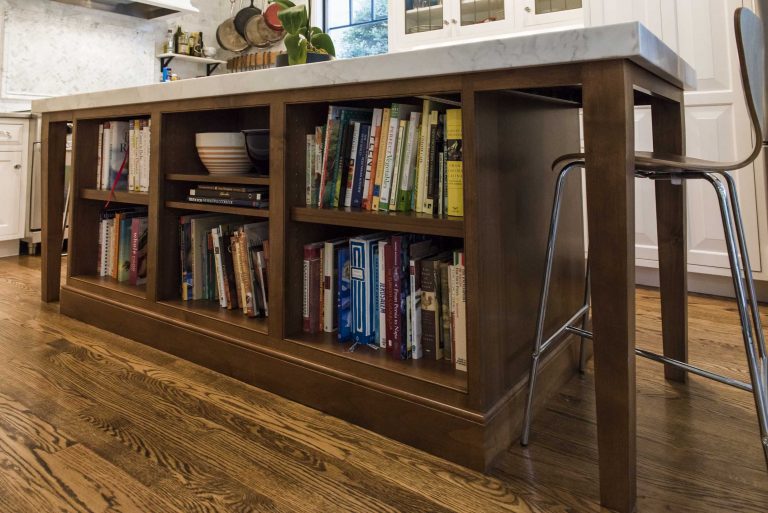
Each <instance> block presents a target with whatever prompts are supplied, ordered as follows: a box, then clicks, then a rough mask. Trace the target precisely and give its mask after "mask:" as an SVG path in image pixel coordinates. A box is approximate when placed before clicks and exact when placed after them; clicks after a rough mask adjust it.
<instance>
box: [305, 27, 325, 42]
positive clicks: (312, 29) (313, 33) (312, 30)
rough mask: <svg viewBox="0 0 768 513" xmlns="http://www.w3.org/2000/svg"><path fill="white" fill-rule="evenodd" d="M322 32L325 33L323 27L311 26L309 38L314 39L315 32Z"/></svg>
mask: <svg viewBox="0 0 768 513" xmlns="http://www.w3.org/2000/svg"><path fill="white" fill-rule="evenodd" d="M322 33H323V29H321V28H320V27H311V28H310V29H309V34H308V36H309V37H307V39H309V40H312V36H314V35H315V34H322Z"/></svg>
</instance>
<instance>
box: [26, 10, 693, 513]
mask: <svg viewBox="0 0 768 513" xmlns="http://www.w3.org/2000/svg"><path fill="white" fill-rule="evenodd" d="M694 85H695V74H694V72H693V70H692V69H691V68H690V66H688V65H687V64H686V63H685V62H684V61H683V60H681V59H680V58H679V57H678V56H677V55H675V54H674V53H673V52H672V51H671V50H670V49H669V48H668V47H666V46H665V45H664V44H663V43H662V42H661V41H659V40H658V39H657V38H656V37H655V36H653V35H652V34H651V33H650V32H649V31H647V30H646V29H645V28H644V27H643V26H642V25H640V24H637V23H626V24H620V25H611V26H604V27H595V28H587V29H575V30H567V31H562V32H551V33H546V34H538V35H530V36H518V37H512V38H505V39H500V40H495V41H486V42H476V43H469V44H462V45H456V46H450V47H441V48H434V49H428V50H419V51H413V52H403V53H398V54H390V55H383V56H376V57H367V58H359V59H351V60H346V61H335V62H329V63H322V64H311V65H304V66H298V67H291V68H282V69H271V70H261V71H253V72H247V73H239V74H234V75H222V76H215V77H208V78H201V79H194V80H188V81H180V82H173V83H168V84H158V85H152V86H145V87H139V88H131V89H122V90H115V91H104V92H99V93H92V94H84V95H75V96H70V97H62V98H52V99H47V100H40V101H36V102H35V103H34V104H33V110H35V111H36V112H41V113H42V114H43V134H44V135H43V143H44V146H45V147H44V152H43V155H44V161H43V169H44V171H47V170H53V169H56V166H57V165H58V164H59V163H60V161H61V159H62V158H63V156H62V152H63V150H62V148H63V144H64V143H63V141H64V137H65V134H66V123H67V122H72V123H74V134H73V139H74V155H73V162H74V183H73V186H72V190H73V191H75V193H74V195H73V198H72V203H71V225H70V233H69V236H70V249H69V258H68V269H67V280H66V283H65V284H64V285H63V286H61V287H60V284H59V273H58V265H59V263H60V255H59V251H58V248H59V247H60V240H61V208H62V204H61V203H62V202H61V200H60V198H61V197H62V191H63V187H64V184H63V183H61V181H60V180H61V177H60V176H59V175H57V174H56V173H47V174H46V175H44V187H43V197H44V204H45V205H46V210H45V212H44V217H43V218H44V228H43V230H44V234H43V238H44V244H45V246H44V253H43V256H44V265H43V299H44V300H45V301H54V300H56V299H58V298H59V295H61V297H60V300H61V311H62V313H64V314H67V315H70V316H72V317H75V318H78V319H81V320H84V321H86V322H88V323H91V324H94V325H97V326H100V327H103V328H105V329H108V330H110V331H114V332H116V333H120V334H122V335H125V336H127V337H130V338H133V339H136V340H139V341H142V342H144V343H147V344H150V345H152V346H155V347H158V348H160V349H162V350H164V351H167V352H169V353H172V354H175V355H178V356H180V357H182V358H186V359H188V360H192V361H194V362H197V363H200V364H202V365H204V366H207V367H210V368H212V369H215V370H218V371H220V372H223V373H225V374H228V375H230V376H233V377H235V378H237V379H240V380H243V381H246V382H248V383H252V384H254V385H256V386H259V387H262V388H265V389H267V390H271V391H273V392H275V393H278V394H280V395H283V396H285V397H288V398H291V399H293V400H296V401H298V402H301V403H304V404H307V405H309V406H312V407H314V408H317V409H320V410H322V411H325V412H328V413H330V414H332V415H335V416H338V417H341V418H344V419H347V420H349V421H351V422H354V423H356V424H359V425H362V426H365V427H367V428H369V429H371V430H373V431H376V432H378V433H381V434H384V435H386V436H389V437H392V438H395V439H397V440H401V441H403V442H405V443H408V444H410V445H413V446H415V447H418V448H421V449H424V450H427V451H429V452H432V453H434V454H437V455H440V456H442V457H445V458H448V459H451V460H453V461H456V462H459V463H462V464H464V465H467V466H470V467H473V468H478V469H486V468H488V467H489V466H490V465H491V464H492V462H493V459H494V457H495V456H496V455H497V454H498V453H499V452H500V451H503V450H504V449H505V448H506V447H508V446H509V444H510V443H512V442H513V441H514V440H515V439H516V438H517V437H518V436H519V430H520V424H521V420H522V416H523V401H524V394H525V383H526V380H527V369H528V364H529V359H530V352H531V348H532V345H533V338H534V335H535V326H534V323H535V318H536V309H537V306H538V296H539V291H540V287H541V276H542V273H543V266H544V252H545V246H546V237H547V229H548V226H549V213H550V208H551V198H552V194H553V190H554V178H555V176H554V174H553V173H552V172H551V171H550V165H551V162H552V161H553V160H554V159H555V158H556V157H557V156H559V155H561V154H564V153H570V152H576V151H579V145H580V133H579V109H580V108H583V111H584V128H583V133H584V143H585V148H586V152H587V160H588V161H589V162H590V167H589V169H588V170H587V173H586V182H587V198H588V208H589V211H588V216H589V221H590V233H589V239H590V241H591V244H592V248H591V258H592V262H593V292H592V297H593V305H594V307H593V308H594V314H593V316H594V337H595V341H596V370H595V372H596V386H597V403H598V404H597V408H598V434H599V448H600V467H601V470H600V475H601V499H602V502H603V504H604V505H606V506H608V507H611V508H614V509H617V510H619V511H632V510H633V508H634V501H635V493H636V492H635V407H634V393H635V388H634V387H635V385H634V352H633V351H634V218H633V215H634V189H633V183H634V182H633V173H632V169H631V162H632V159H631V156H632V154H633V151H634V122H633V109H632V107H633V105H635V104H650V105H651V106H652V109H653V124H654V142H655V144H656V145H657V148H656V149H657V150H668V151H679V150H682V147H681V146H682V140H683V137H682V118H681V109H682V99H683V97H682V89H683V88H686V87H693V86H694ZM424 97H432V98H442V99H445V100H448V101H451V102H460V103H461V106H462V118H463V119H462V123H463V126H464V156H463V159H464V163H463V166H464V171H463V172H464V217H459V218H457V217H447V216H426V215H423V214H419V215H416V214H412V213H402V212H394V213H376V212H367V211H359V210H355V209H344V208H340V209H317V208H312V207H308V206H307V205H306V203H305V183H304V182H305V141H306V135H307V134H309V133H312V131H313V130H314V127H315V126H317V125H318V124H321V123H322V122H323V120H324V119H325V117H326V113H327V110H328V106H329V105H347V106H364V107H381V106H382V105H386V104H388V103H391V102H403V103H409V102H410V103H415V102H421V99H422V98H424ZM136 117H141V118H146V119H148V120H151V125H152V136H151V137H152V139H151V165H150V188H149V192H148V193H143V194H142V193H124V194H123V195H121V197H120V198H116V200H117V201H118V203H121V204H126V205H131V204H135V205H147V206H148V209H149V216H148V217H149V230H148V258H149V265H148V279H147V283H146V285H143V286H139V287H135V286H130V285H127V284H125V283H118V282H114V281H111V280H109V279H105V278H103V277H99V276H96V275H95V272H96V262H95V253H96V245H97V240H96V238H97V227H98V222H99V212H100V210H101V208H102V207H103V204H104V200H105V199H106V197H107V194H106V193H105V192H104V191H96V190H94V185H95V184H94V180H95V178H94V176H95V169H96V162H97V158H98V155H97V139H98V126H99V123H100V122H102V121H104V120H109V119H132V118H136ZM250 128H268V129H269V130H270V160H269V177H268V178H254V177H243V178H240V179H234V180H241V181H240V182H239V183H241V184H252V183H263V184H268V186H269V195H270V204H269V209H268V210H260V211H253V212H247V211H246V212H240V211H239V212H237V213H240V214H243V215H249V216H251V217H253V218H254V219H268V220H269V223H270V224H269V241H270V263H269V273H268V276H269V304H270V315H269V317H268V318H267V319H250V318H246V317H243V316H242V315H234V314H233V313H232V312H231V311H227V310H221V309H219V308H218V306H215V305H214V307H211V306H210V304H200V303H199V302H197V301H191V302H190V301H181V300H180V299H179V288H180V279H179V275H180V269H179V266H180V264H179V240H178V224H179V217H180V216H181V215H185V214H188V213H190V212H196V211H200V206H199V205H195V206H196V207H198V208H192V205H190V204H188V203H185V202H183V201H180V198H181V196H182V195H183V193H184V191H185V190H186V189H188V188H189V187H190V184H194V183H198V182H201V181H211V180H212V179H211V178H210V177H208V175H207V174H206V173H205V169H204V167H203V166H202V164H201V163H200V162H199V160H198V158H197V154H196V151H195V142H194V141H195V133H197V132H202V131H237V130H242V129H250ZM580 190H581V188H580V184H579V183H578V182H577V181H576V180H574V181H573V183H572V184H570V185H569V187H568V191H567V196H566V198H567V199H566V205H565V206H564V212H563V220H564V221H563V223H562V225H561V238H560V241H559V246H558V254H557V255H556V271H555V274H554V277H553V280H554V281H553V283H554V287H555V290H557V291H558V294H555V295H554V296H553V298H552V300H551V304H550V305H549V313H550V315H549V320H550V321H551V324H550V326H554V325H556V324H557V323H562V321H564V320H565V317H567V316H569V314H570V313H571V312H572V311H574V310H575V308H576V307H577V306H578V305H579V304H580V302H581V301H582V295H583V271H584V243H583V240H584V236H583V235H584V234H583V226H582V221H581V218H582V216H581V209H582V204H581V199H580ZM657 196H658V197H659V199H660V201H659V204H658V209H659V214H658V215H659V220H660V223H659V224H660V227H661V228H660V245H661V247H662V249H666V250H667V251H662V258H663V259H665V260H664V261H662V265H665V266H667V267H668V268H671V269H675V268H677V269H685V265H684V258H685V256H684V252H679V251H674V250H675V249H676V248H677V245H678V244H680V243H681V241H680V237H679V234H680V233H681V230H682V233H684V214H683V209H682V205H683V203H682V202H683V198H684V196H683V188H682V187H681V186H675V187H672V186H670V185H669V184H657ZM114 201H115V200H113V202H114ZM203 210H205V209H204V208H203ZM208 211H217V212H221V210H220V209H214V208H211V209H208ZM662 220H663V222H662ZM360 230H386V231H390V232H406V233H418V234H426V235H434V236H442V237H449V238H452V239H454V240H457V241H460V242H461V243H462V244H463V247H464V251H465V255H466V297H467V346H468V347H467V351H468V370H467V372H461V371H458V370H456V369H455V368H454V366H452V365H449V364H446V363H445V361H436V360H432V361H428V360H425V359H421V360H407V361H398V360H394V359H392V358H389V357H387V356H386V354H384V353H383V352H375V351H368V350H367V349H366V348H363V349H362V350H358V351H356V352H354V353H350V352H347V351H346V346H345V345H341V344H338V343H337V342H336V341H335V340H334V336H333V335H332V334H325V333H320V334H316V335H310V334H307V333H304V332H303V330H302V272H303V269H302V258H301V256H302V253H301V252H302V248H303V246H304V244H306V243H310V242H315V241H319V240H325V239H328V238H331V237H335V236H341V235H345V236H349V235H356V234H358V233H360ZM683 240H684V237H683ZM681 259H683V260H682V262H681ZM681 263H682V264H683V265H682V266H681V265H680V264H681ZM676 266H677V267H676ZM680 274H681V275H667V276H666V278H664V277H663V283H662V293H663V294H664V298H665V302H664V310H663V311H664V323H665V331H664V334H665V340H666V339H667V338H669V340H670V341H674V343H672V342H670V344H669V347H670V350H671V351H672V350H675V349H679V346H680V344H684V343H685V336H684V334H685V331H684V330H685V328H684V327H685V323H686V313H685V306H684V300H682V299H681V298H683V297H684V294H682V295H681V294H680V291H684V290H685V288H684V286H685V277H684V273H680ZM681 330H682V331H681ZM681 334H682V336H680V335H681ZM573 342H576V341H575V340H568V341H566V342H565V343H563V344H562V345H561V346H560V347H559V348H558V349H557V350H554V351H552V352H551V353H549V355H548V356H547V359H546V360H545V362H544V363H543V364H542V370H541V375H540V376H541V377H540V383H541V384H542V389H541V393H540V394H539V395H538V399H539V400H542V401H543V400H545V399H546V396H547V394H548V393H551V392H553V391H554V390H556V389H557V388H558V387H559V386H560V385H561V384H562V383H563V382H564V381H566V380H567V379H569V378H570V377H571V376H572V375H573V373H574V372H575V367H576V366H575V358H576V355H575V347H574V344H573ZM675 344H676V345H677V347H676V346H675ZM665 347H666V343H665ZM533 443H535V439H534V441H533Z"/></svg>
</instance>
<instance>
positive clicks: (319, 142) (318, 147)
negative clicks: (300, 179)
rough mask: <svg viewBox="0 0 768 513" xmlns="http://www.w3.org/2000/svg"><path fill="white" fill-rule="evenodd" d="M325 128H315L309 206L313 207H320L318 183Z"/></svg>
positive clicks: (321, 166) (321, 169)
mask: <svg viewBox="0 0 768 513" xmlns="http://www.w3.org/2000/svg"><path fill="white" fill-rule="evenodd" d="M324 143H325V127H324V126H318V127H315V153H314V157H315V162H314V164H313V165H314V171H313V176H312V197H311V198H310V203H309V205H311V206H313V207H319V206H320V182H321V180H322V176H323V152H324V150H325V147H324Z"/></svg>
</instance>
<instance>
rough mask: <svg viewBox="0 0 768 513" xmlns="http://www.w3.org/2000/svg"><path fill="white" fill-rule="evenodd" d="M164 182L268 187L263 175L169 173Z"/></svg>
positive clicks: (266, 178) (265, 177) (266, 177)
mask: <svg viewBox="0 0 768 513" xmlns="http://www.w3.org/2000/svg"><path fill="white" fill-rule="evenodd" d="M165 179H166V180H171V181H173V182H198V183H222V184H238V185H269V176H264V175H259V176H257V175H207V174H206V175H199V174H186V173H169V174H167V175H165Z"/></svg>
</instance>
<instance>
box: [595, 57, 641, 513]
mask: <svg viewBox="0 0 768 513" xmlns="http://www.w3.org/2000/svg"><path fill="white" fill-rule="evenodd" d="M628 66H629V64H628V63H625V62H623V61H607V62H597V63H590V64H588V65H585V67H584V73H583V91H584V97H583V107H584V142H585V150H586V161H587V166H586V186H587V216H588V222H589V244H590V263H591V269H592V312H593V314H592V315H593V317H592V323H593V331H594V341H595V344H594V352H595V356H594V361H595V397H596V406H597V442H598V452H599V460H600V502H601V504H602V505H603V506H605V507H607V508H611V509H613V510H616V511H619V512H621V513H632V512H633V511H634V510H635V505H636V495H637V491H636V490H637V488H636V486H637V485H636V455H637V450H636V417H635V415H636V411H635V353H634V349H635V182H634V170H633V167H634V166H633V161H634V147H635V146H634V144H635V143H634V137H635V134H634V112H633V111H634V98H633V93H632V82H631V80H630V73H629V69H628Z"/></svg>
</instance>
